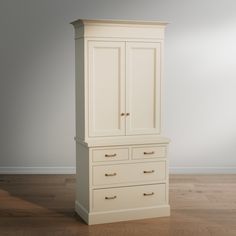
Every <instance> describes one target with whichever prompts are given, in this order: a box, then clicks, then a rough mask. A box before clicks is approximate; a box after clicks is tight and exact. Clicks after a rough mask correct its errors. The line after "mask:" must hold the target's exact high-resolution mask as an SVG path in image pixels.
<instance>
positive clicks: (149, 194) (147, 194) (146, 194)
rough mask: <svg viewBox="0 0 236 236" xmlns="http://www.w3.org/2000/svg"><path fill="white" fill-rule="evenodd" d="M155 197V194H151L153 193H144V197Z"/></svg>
mask: <svg viewBox="0 0 236 236" xmlns="http://www.w3.org/2000/svg"><path fill="white" fill-rule="evenodd" d="M152 195H154V192H151V193H144V194H143V196H152Z"/></svg>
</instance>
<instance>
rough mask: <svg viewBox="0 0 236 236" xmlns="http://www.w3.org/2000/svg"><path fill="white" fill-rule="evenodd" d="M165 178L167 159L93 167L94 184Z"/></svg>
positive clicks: (148, 180) (160, 179)
mask: <svg viewBox="0 0 236 236" xmlns="http://www.w3.org/2000/svg"><path fill="white" fill-rule="evenodd" d="M165 178H166V162H165V161H159V162H146V163H135V164H119V165H104V166H94V167H93V185H109V184H122V183H134V182H140V183H145V182H150V181H162V180H165Z"/></svg>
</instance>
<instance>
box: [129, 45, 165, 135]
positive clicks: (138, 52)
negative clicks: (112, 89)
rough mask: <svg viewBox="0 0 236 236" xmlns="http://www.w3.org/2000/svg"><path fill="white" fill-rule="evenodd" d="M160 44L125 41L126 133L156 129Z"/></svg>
mask: <svg viewBox="0 0 236 236" xmlns="http://www.w3.org/2000/svg"><path fill="white" fill-rule="evenodd" d="M160 58H161V44H160V43H143V42H128V43H127V44H126V112H127V113H128V114H129V115H128V116H127V119H126V122H127V123H126V134H127V135H136V134H159V133H160V95H161V94H160V93H161V83H160V79H161V65H160Z"/></svg>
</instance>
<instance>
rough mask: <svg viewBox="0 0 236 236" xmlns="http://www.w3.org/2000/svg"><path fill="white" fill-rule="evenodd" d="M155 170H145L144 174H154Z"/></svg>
mask: <svg viewBox="0 0 236 236" xmlns="http://www.w3.org/2000/svg"><path fill="white" fill-rule="evenodd" d="M154 172H155V170H144V171H143V173H144V174H150V173H154Z"/></svg>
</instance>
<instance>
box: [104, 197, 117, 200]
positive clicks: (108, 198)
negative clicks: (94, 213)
mask: <svg viewBox="0 0 236 236" xmlns="http://www.w3.org/2000/svg"><path fill="white" fill-rule="evenodd" d="M105 199H106V200H112V199H116V196H112V197H105Z"/></svg>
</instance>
